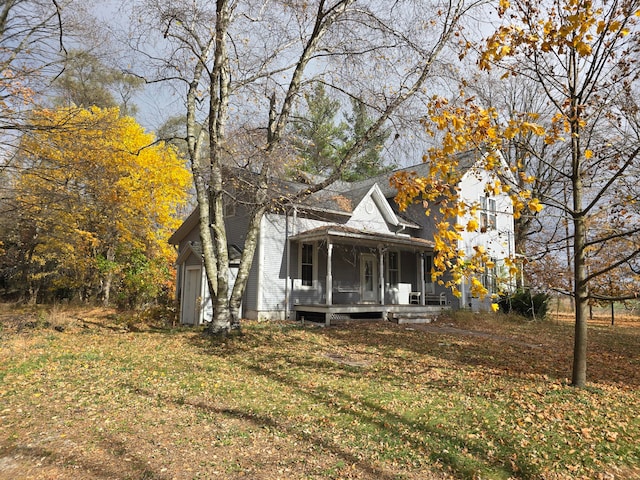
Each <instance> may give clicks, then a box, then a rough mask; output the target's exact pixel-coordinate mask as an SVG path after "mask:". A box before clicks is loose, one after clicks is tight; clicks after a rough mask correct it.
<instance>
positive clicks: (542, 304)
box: [498, 290, 549, 319]
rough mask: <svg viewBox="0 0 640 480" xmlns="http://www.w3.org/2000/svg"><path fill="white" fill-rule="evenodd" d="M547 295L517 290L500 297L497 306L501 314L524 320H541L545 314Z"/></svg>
mask: <svg viewBox="0 0 640 480" xmlns="http://www.w3.org/2000/svg"><path fill="white" fill-rule="evenodd" d="M548 304H549V295H548V294H546V293H534V294H532V293H531V290H518V291H517V292H515V293H512V294H510V295H504V296H502V297H500V300H499V302H498V305H500V311H501V312H503V313H514V314H516V315H520V316H523V317H526V318H531V319H543V318H544V317H545V316H546V314H547V308H548Z"/></svg>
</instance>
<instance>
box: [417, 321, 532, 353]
mask: <svg viewBox="0 0 640 480" xmlns="http://www.w3.org/2000/svg"><path fill="white" fill-rule="evenodd" d="M407 329H410V330H419V331H423V332H432V333H438V334H446V335H463V336H469V337H479V338H486V339H489V340H495V341H496V342H504V343H508V344H510V345H517V346H520V347H527V348H542V347H543V344H541V343H529V342H523V341H520V340H518V339H516V338H512V337H507V336H505V335H498V334H496V333H491V332H483V331H479V330H468V329H463V328H459V327H456V326H454V325H453V324H439V323H420V324H414V325H411V327H407Z"/></svg>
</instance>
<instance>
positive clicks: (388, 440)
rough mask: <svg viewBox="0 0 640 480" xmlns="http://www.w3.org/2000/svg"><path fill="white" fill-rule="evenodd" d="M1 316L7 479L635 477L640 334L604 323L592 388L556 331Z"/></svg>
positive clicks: (2, 473) (462, 323) (0, 451)
mask: <svg viewBox="0 0 640 480" xmlns="http://www.w3.org/2000/svg"><path fill="white" fill-rule="evenodd" d="M2 312H3V313H4V314H5V315H3V316H0V319H2V322H3V323H2V329H1V330H0V479H46V478H50V479H74V480H77V479H118V480H120V479H174V478H175V479H196V478H198V479H199V478H202V479H209V478H211V479H214V478H216V479H217V478H219V479H236V478H250V479H277V478H281V479H338V478H345V479H346V478H359V479H448V478H460V479H510V478H511V479H520V478H525V479H574V478H584V479H598V478H600V479H629V478H640V470H639V469H638V466H640V418H639V414H640V371H639V370H640V342H639V340H640V323H635V324H634V323H626V324H618V325H617V326H615V327H610V326H605V325H603V324H602V325H601V324H595V325H594V326H592V327H591V329H590V358H589V373H588V376H589V380H590V382H589V385H588V387H587V388H586V389H582V390H579V389H575V388H573V387H570V386H568V380H567V377H568V376H569V374H570V370H571V356H572V352H571V348H572V339H571V334H572V326H571V325H570V324H569V323H565V322H558V321H553V322H524V321H515V320H513V319H505V318H504V317H500V316H491V315H490V316H484V317H481V316H461V317H459V318H457V319H441V320H439V321H438V322H437V323H436V324H435V325H431V326H424V327H422V326H417V325H416V326H406V325H400V326H399V325H395V324H391V323H383V322H373V323H353V324H346V325H341V326H338V327H331V328H318V327H314V326H301V325H300V324H297V323H245V325H244V328H243V333H242V335H240V336H236V337H233V338H229V339H226V340H224V341H220V340H211V339H209V338H207V337H206V336H204V335H203V334H202V330H201V329H163V328H149V327H145V328H140V329H139V330H141V331H131V329H127V328H123V326H124V323H123V321H122V320H120V319H119V318H118V317H117V316H114V315H110V316H107V315H106V314H104V315H101V314H96V312H91V313H88V312H82V311H76V312H74V313H64V312H63V313H61V312H57V315H56V316H55V317H56V318H54V319H53V320H51V321H49V320H46V321H40V322H35V325H34V324H33V323H34V322H31V323H29V322H25V321H22V320H20V319H19V314H18V313H16V312H15V311H12V310H10V309H8V308H7V307H5V308H4V309H3V310H2ZM56 322H57V323H62V324H64V327H65V328H64V329H61V328H60V330H63V331H57V330H55V329H54V328H53V327H55V325H56ZM16 325H18V326H19V327H21V328H18V327H16ZM25 325H28V326H25ZM137 330H138V329H137Z"/></svg>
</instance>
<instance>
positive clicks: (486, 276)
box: [481, 258, 498, 293]
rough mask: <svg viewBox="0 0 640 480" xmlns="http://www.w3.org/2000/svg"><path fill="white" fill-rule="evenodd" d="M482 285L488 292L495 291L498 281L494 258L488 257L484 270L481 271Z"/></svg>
mask: <svg viewBox="0 0 640 480" xmlns="http://www.w3.org/2000/svg"><path fill="white" fill-rule="evenodd" d="M481 281H482V286H483V287H484V288H486V289H487V290H488V291H489V293H496V291H497V287H498V282H497V271H496V259H495V258H492V259H490V261H489V263H487V264H486V265H485V266H484V271H483V272H482V278H481Z"/></svg>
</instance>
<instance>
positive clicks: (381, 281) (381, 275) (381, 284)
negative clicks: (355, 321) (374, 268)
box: [378, 248, 385, 305]
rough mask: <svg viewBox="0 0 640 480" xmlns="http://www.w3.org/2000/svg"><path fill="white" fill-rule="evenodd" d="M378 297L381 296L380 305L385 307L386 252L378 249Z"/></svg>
mask: <svg viewBox="0 0 640 480" xmlns="http://www.w3.org/2000/svg"><path fill="white" fill-rule="evenodd" d="M378 255H379V260H378V263H379V267H378V270H379V272H378V295H380V305H384V293H385V292H384V250H383V249H382V248H378Z"/></svg>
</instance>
